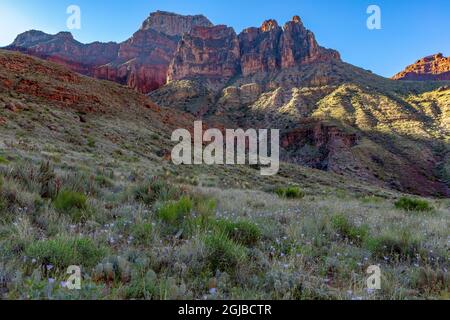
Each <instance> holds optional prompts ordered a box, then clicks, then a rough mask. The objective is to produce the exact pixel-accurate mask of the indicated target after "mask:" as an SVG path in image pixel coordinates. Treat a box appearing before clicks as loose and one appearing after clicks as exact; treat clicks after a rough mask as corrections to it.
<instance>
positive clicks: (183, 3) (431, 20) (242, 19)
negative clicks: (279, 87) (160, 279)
mask: <svg viewBox="0 0 450 320" xmlns="http://www.w3.org/2000/svg"><path fill="white" fill-rule="evenodd" d="M72 4H75V5H78V6H80V8H81V12H82V20H81V22H82V28H81V30H76V31H75V32H73V34H74V36H75V38H76V39H77V40H79V41H81V42H85V43H86V42H92V41H96V40H100V41H123V40H125V39H127V38H128V37H129V36H130V35H131V34H133V32H135V31H136V30H137V29H138V28H139V27H140V25H141V23H142V21H143V20H144V19H145V18H146V17H147V16H148V15H149V13H150V12H152V11H156V10H166V11H172V12H177V13H181V14H197V13H202V14H204V15H205V16H207V17H208V18H209V19H210V20H211V21H212V22H213V23H215V24H227V25H229V26H232V27H234V28H235V30H236V31H237V32H240V31H241V30H242V29H243V28H246V27H250V26H259V25H260V24H261V22H262V21H264V20H266V19H269V18H274V19H276V20H278V22H279V23H280V24H284V22H286V21H288V20H290V19H291V17H292V16H293V15H299V16H301V18H302V20H303V22H304V23H305V25H306V27H307V28H309V29H311V30H312V31H313V32H314V33H315V34H316V37H317V39H318V41H319V43H320V44H321V45H322V46H325V47H329V48H333V49H337V50H339V52H340V53H341V55H342V58H343V59H344V60H345V61H347V62H349V63H352V64H354V65H357V66H359V67H363V68H366V69H370V70H372V71H374V72H375V73H377V74H380V75H383V76H388V77H390V76H392V75H393V74H395V73H396V72H398V71H400V70H402V69H403V68H404V67H405V66H406V65H409V64H411V63H413V62H415V60H417V59H419V58H421V57H423V56H426V55H430V54H433V53H437V52H442V53H444V54H445V55H447V56H448V55H450V1H448V0H427V1H423V0H370V1H367V0H278V1H274V0H271V1H264V0H190V1H189V0H125V1H111V0H69V1H66V0H58V1H55V0H19V1H17V0H1V1H0V30H1V33H0V46H4V45H7V44H9V43H11V42H12V41H13V40H14V38H15V36H16V35H17V34H18V33H21V32H24V31H26V30H29V29H38V30H42V31H45V32H48V33H56V32H58V31H67V27H66V20H67V18H68V15H67V14H66V9H67V7H68V6H69V5H72ZM371 4H375V5H378V6H379V7H380V8H381V13H382V17H381V18H382V29H381V30H372V31H371V30H369V29H368V28H367V27H366V20H367V18H368V14H367V13H366V9H367V7H368V6H369V5H371Z"/></svg>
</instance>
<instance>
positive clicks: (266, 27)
mask: <svg viewBox="0 0 450 320" xmlns="http://www.w3.org/2000/svg"><path fill="white" fill-rule="evenodd" d="M277 28H278V22H277V21H276V20H274V19H269V20H266V21H264V22H263V24H262V26H261V30H262V32H268V31H272V30H274V29H277Z"/></svg>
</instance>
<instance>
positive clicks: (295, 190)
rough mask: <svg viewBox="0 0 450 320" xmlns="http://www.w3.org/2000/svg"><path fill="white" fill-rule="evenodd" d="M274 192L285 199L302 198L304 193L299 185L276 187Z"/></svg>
mask: <svg viewBox="0 0 450 320" xmlns="http://www.w3.org/2000/svg"><path fill="white" fill-rule="evenodd" d="M275 193H276V194H277V195H278V196H279V197H281V198H286V199H302V198H304V197H305V193H304V192H303V191H302V190H301V189H300V188H299V187H294V186H292V187H287V188H277V189H276V190H275Z"/></svg>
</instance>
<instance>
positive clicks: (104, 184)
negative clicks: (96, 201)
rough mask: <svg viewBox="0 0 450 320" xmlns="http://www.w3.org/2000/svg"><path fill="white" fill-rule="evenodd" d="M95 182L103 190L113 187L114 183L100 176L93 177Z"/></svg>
mask: <svg viewBox="0 0 450 320" xmlns="http://www.w3.org/2000/svg"><path fill="white" fill-rule="evenodd" d="M95 182H97V184H98V185H99V186H100V187H103V188H111V187H113V186H114V182H113V181H112V180H111V179H110V178H108V177H105V176H104V175H101V174H99V175H97V176H96V177H95Z"/></svg>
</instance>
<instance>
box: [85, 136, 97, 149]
mask: <svg viewBox="0 0 450 320" xmlns="http://www.w3.org/2000/svg"><path fill="white" fill-rule="evenodd" d="M87 145H88V147H89V148H95V140H94V138H92V137H88V138H87Z"/></svg>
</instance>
